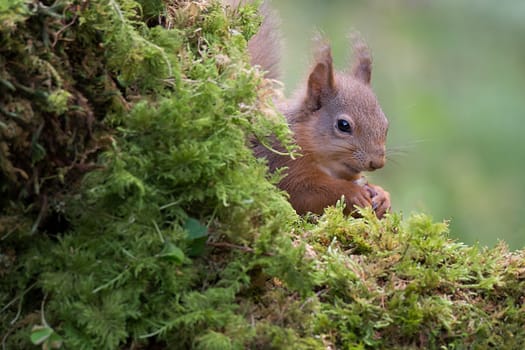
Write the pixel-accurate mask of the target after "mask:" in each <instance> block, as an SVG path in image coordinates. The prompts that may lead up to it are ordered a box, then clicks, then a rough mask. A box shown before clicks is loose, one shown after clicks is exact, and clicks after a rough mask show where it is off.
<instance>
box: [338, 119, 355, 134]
mask: <svg viewBox="0 0 525 350" xmlns="http://www.w3.org/2000/svg"><path fill="white" fill-rule="evenodd" d="M337 127H338V128H339V130H341V131H342V132H348V133H351V132H352V126H351V125H350V123H349V122H348V120H344V119H339V120H338V121H337Z"/></svg>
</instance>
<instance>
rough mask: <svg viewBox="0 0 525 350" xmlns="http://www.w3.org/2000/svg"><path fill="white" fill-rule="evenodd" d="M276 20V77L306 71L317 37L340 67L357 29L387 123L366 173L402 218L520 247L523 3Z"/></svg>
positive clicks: (371, 2) (286, 12)
mask: <svg viewBox="0 0 525 350" xmlns="http://www.w3.org/2000/svg"><path fill="white" fill-rule="evenodd" d="M273 4H274V7H275V8H276V9H277V10H278V12H279V14H280V17H281V20H282V31H283V39H284V43H285V47H284V52H283V61H284V69H283V70H284V82H285V86H286V92H287V94H290V92H291V91H293V89H294V87H296V86H297V85H298V84H299V83H300V82H301V81H302V80H303V79H304V77H305V74H307V70H308V65H309V62H310V58H311V54H310V48H311V37H312V36H313V34H314V33H315V30H320V31H321V32H323V33H324V34H325V35H326V36H327V37H328V38H329V39H330V41H331V42H332V46H333V51H334V60H335V63H336V66H338V68H339V69H344V68H346V67H347V66H348V64H347V62H348V58H349V57H350V45H349V40H348V34H349V32H350V31H352V30H357V31H359V32H360V33H361V35H362V36H363V37H364V38H365V40H366V41H367V42H368V44H369V46H370V48H371V50H372V54H373V58H374V70H373V75H372V76H373V78H372V81H373V86H374V90H375V92H376V94H377V95H378V98H379V100H380V102H381V105H382V107H383V110H384V111H385V113H386V114H387V116H388V117H389V119H390V131H389V141H388V146H389V147H390V148H392V149H396V150H398V151H399V152H401V153H402V154H398V155H394V156H393V157H392V159H390V160H389V161H388V162H387V165H386V167H385V168H384V169H381V170H379V171H378V172H375V173H372V174H370V175H369V178H371V180H372V181H373V182H375V183H377V184H379V185H382V186H383V187H385V188H386V189H387V190H388V191H390V193H391V195H392V202H393V208H394V210H396V211H402V212H403V213H405V214H408V213H411V212H420V211H423V212H425V213H429V214H431V215H432V216H433V217H434V218H435V219H436V220H450V221H451V232H452V235H453V236H454V237H457V238H459V239H460V240H462V241H464V242H465V243H468V244H473V243H475V242H479V243H480V244H481V245H487V246H493V245H494V244H496V242H498V240H504V241H506V242H507V243H508V244H509V246H510V247H511V248H512V249H519V248H523V247H524V246H525V206H524V203H525V201H524V197H525V183H524V175H525V2H524V1H519V0H513V1H510V0H500V1H493V0H478V1H474V0H472V1H458V0H456V1H453V0H439V1H438V0H436V1H423V0H422V1H416V0H412V1H408V0H397V1H394V0H392V1H385V0H368V1H348V0H346V1H343V0H340V1H338V0H333V1H326V0H325V1H313V0H281V1H277V0H274V1H273Z"/></svg>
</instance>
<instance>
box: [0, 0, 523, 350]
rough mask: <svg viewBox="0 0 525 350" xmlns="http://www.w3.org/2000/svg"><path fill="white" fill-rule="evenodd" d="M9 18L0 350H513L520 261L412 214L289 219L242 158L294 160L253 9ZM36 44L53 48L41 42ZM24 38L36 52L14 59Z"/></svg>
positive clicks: (64, 9)
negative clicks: (258, 54) (251, 51)
mask: <svg viewBox="0 0 525 350" xmlns="http://www.w3.org/2000/svg"><path fill="white" fill-rule="evenodd" d="M9 4H12V5H9V6H7V7H6V8H3V7H2V8H0V9H1V10H2V11H4V12H5V11H7V12H9V11H10V13H11V12H12V13H13V16H12V17H10V18H12V19H13V20H12V21H11V22H9V23H8V25H5V26H3V27H2V29H1V33H2V38H1V40H2V43H3V44H5V45H2V46H1V49H0V52H1V53H2V57H1V59H2V60H1V61H0V72H1V74H2V75H1V76H0V79H2V80H1V82H2V85H1V89H2V91H1V92H4V93H5V94H3V95H0V96H1V97H0V99H2V102H6V103H7V106H9V108H7V109H4V110H2V111H0V112H1V118H2V119H1V120H0V122H1V123H2V124H0V125H6V126H7V129H5V128H4V129H2V132H3V134H2V139H1V140H0V142H1V148H0V151H1V152H3V153H1V155H2V157H3V158H1V160H2V163H1V165H2V175H1V176H2V183H1V187H0V191H2V195H3V197H2V199H1V200H0V205H1V208H2V214H1V216H0V240H1V242H2V245H1V246H0V278H2V284H1V285H0V305H2V308H1V309H0V329H2V335H1V339H2V340H1V341H2V344H3V346H5V347H6V348H15V349H31V348H35V346H41V347H42V348H57V349H58V348H68V349H69V348H73V349H128V348H132V349H148V348H151V349H154V348H166V349H189V348H197V349H245V348H262V349H286V348H292V347H293V348H297V349H325V348H328V347H331V348H355V349H359V348H440V347H448V348H462V347H472V348H485V347H496V348H517V347H518V348H519V345H520V344H523V343H524V342H525V331H524V329H525V328H524V326H525V325H524V322H525V321H524V320H523V317H521V315H522V313H523V300H524V297H525V296H524V294H523V291H524V290H525V289H524V287H525V282H524V281H525V260H524V256H523V254H524V253H523V252H515V253H510V252H508V251H507V250H506V248H505V246H504V245H503V244H502V245H500V246H498V247H497V248H495V249H493V250H488V249H480V248H478V247H468V246H465V245H463V244H460V243H458V242H455V241H452V240H450V239H449V238H448V232H447V225H446V224H444V223H434V222H433V221H432V220H431V219H430V218H428V217H427V216H424V215H414V216H412V217H410V218H408V219H407V220H402V218H401V217H400V215H397V214H392V215H390V216H388V217H387V218H385V219H384V220H381V221H379V220H377V218H375V216H374V215H373V213H372V212H371V211H363V212H362V215H363V217H362V218H360V219H353V218H348V217H345V216H344V215H343V214H342V208H341V207H340V206H339V207H335V208H329V209H327V211H326V213H325V215H324V216H322V217H320V218H315V217H310V218H305V219H299V218H298V217H297V216H296V215H295V214H294V213H293V210H292V209H291V207H290V205H289V204H288V202H287V201H286V199H285V197H284V196H283V194H282V193H280V192H279V191H278V190H277V189H276V188H275V187H274V186H273V185H272V181H275V180H276V178H275V177H274V176H271V177H270V176H268V175H267V173H266V166H265V164H264V162H263V161H262V160H257V159H255V158H254V157H253V155H252V153H251V150H250V143H251V142H252V141H253V140H254V139H262V140H265V138H267V137H269V136H270V135H275V136H276V137H277V139H279V140H281V141H282V142H283V143H284V144H285V145H287V147H288V149H289V150H290V151H291V150H293V146H291V145H290V144H289V143H288V140H289V131H288V128H287V127H286V125H285V123H284V122H283V119H282V117H281V116H280V115H279V114H277V113H276V112H275V111H274V110H273V108H272V106H271V103H270V97H271V94H272V89H271V86H270V85H269V83H268V82H266V81H265V80H264V79H262V75H261V73H260V72H258V71H257V70H255V69H253V68H251V67H250V66H249V65H248V63H247V62H248V59H247V55H246V41H247V39H249V38H250V36H251V35H253V33H254V32H255V28H256V27H257V25H258V24H259V23H260V18H259V17H258V16H257V15H256V11H255V10H256V9H255V7H254V6H246V7H244V8H243V9H242V10H241V11H239V12H236V14H235V16H234V14H233V13H230V12H229V11H226V10H225V9H224V8H223V7H222V6H221V5H220V4H218V3H216V2H211V3H207V2H199V3H197V2H173V3H164V2H161V1H151V0H150V1H140V2H135V1H128V0H126V1H116V0H115V1H110V2H107V1H90V2H89V3H84V2H82V3H76V2H74V1H66V2H57V3H55V4H50V5H44V4H42V3H39V4H38V5H34V6H37V7H36V10H35V11H24V10H23V9H24V8H25V9H27V10H28V9H30V8H31V9H34V8H33V7H30V6H29V4H28V3H25V2H12V3H9ZM31 6H33V5H31ZM59 10H60V11H59ZM4 12H1V13H2V16H3V15H4ZM15 15H20V16H22V17H20V18H17V17H16V16H15ZM46 21H47V22H46ZM44 22H45V23H47V25H46V26H44V25H43V23H44ZM15 27H16V29H17V30H16V31H13V28H15ZM49 28H53V30H54V31H53V32H50V33H47V34H51V35H50V36H49V35H48V36H49V37H54V38H55V39H56V42H51V41H49V42H46V39H45V37H46V36H45V35H44V36H42V35H40V34H42V31H44V33H45V31H46V30H50V29H49ZM37 33H38V34H39V35H36V34H37ZM27 38H31V39H32V40H33V42H34V47H35V48H36V51H34V52H30V53H29V54H28V55H25V54H23V50H22V46H23V45H25V43H26V42H27ZM48 39H49V38H48ZM55 39H53V41H54V40H55ZM15 60H19V61H20V67H18V65H17V64H15ZM22 67H23V68H24V69H22ZM27 72H30V73H33V75H32V76H31V77H28V75H27V74H29V73H27ZM35 74H36V75H35ZM23 78H24V79H25V78H27V79H32V80H28V81H30V82H31V84H27V85H22V84H21V81H22V79H23ZM28 86H32V90H31V92H28V91H27V89H26V88H27V87H28ZM21 111H22V112H23V113H25V114H24V117H23V118H22V119H17V117H15V116H14V115H15V114H13V113H15V112H17V113H20V112H21ZM16 115H17V116H18V114H16ZM24 118H27V119H24ZM86 123H87V124H86ZM41 125H43V126H41ZM86 125H89V128H88V129H85V128H81V126H86ZM8 129H9V130H15V133H14V134H7V133H6V130H8ZM6 135H11V139H7V136H6ZM66 136H67V137H66ZM8 141H9V142H8ZM59 146H64V147H59ZM15 155H16V157H15ZM49 162H51V165H49V164H48V163H49ZM53 162H54V163H53ZM80 165H81V166H80ZM21 171H22V172H23V173H25V174H26V175H27V176H23V175H21V174H22V173H21ZM86 173H87V174H86ZM29 174H32V175H31V176H29ZM312 222H315V223H312ZM4 305H5V306H4ZM4 330H5V331H4Z"/></svg>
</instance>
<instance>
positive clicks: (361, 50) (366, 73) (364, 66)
mask: <svg viewBox="0 0 525 350" xmlns="http://www.w3.org/2000/svg"><path fill="white" fill-rule="evenodd" d="M350 38H351V41H352V44H353V45H352V46H353V48H354V49H353V53H354V63H353V65H352V75H353V76H354V77H355V78H356V79H357V80H359V81H361V82H363V83H365V84H367V85H369V84H370V81H371V79H372V56H371V55H370V50H369V49H368V45H366V43H365V41H364V40H363V38H361V37H360V36H359V34H356V33H353V34H352V35H351V36H350Z"/></svg>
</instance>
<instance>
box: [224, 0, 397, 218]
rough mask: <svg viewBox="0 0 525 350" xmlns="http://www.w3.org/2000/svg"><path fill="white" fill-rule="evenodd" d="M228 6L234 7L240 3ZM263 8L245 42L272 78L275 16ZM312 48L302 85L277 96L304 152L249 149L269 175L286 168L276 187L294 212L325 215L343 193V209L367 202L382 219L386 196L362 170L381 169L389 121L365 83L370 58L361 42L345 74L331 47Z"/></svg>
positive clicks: (274, 74)
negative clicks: (259, 21) (283, 97)
mask: <svg viewBox="0 0 525 350" xmlns="http://www.w3.org/2000/svg"><path fill="white" fill-rule="evenodd" d="M248 1H249V0H248ZM229 3H230V5H232V6H236V5H237V6H238V5H239V3H241V4H242V3H243V1H242V0H241V1H239V0H229ZM260 11H261V13H262V15H263V23H262V24H261V29H260V30H259V32H258V33H257V34H256V35H255V36H254V37H253V38H252V39H251V40H250V41H249V43H248V51H249V53H250V56H251V64H252V65H259V66H260V67H261V68H262V69H263V70H265V71H266V78H271V79H277V78H278V77H279V72H278V61H279V52H278V46H279V40H278V38H279V35H278V34H277V33H278V31H277V21H276V17H275V14H274V13H273V12H272V11H271V9H270V8H269V7H268V3H267V2H266V1H265V2H263V4H262V5H261V7H260ZM317 46H318V47H317V52H316V55H315V59H314V63H313V65H312V68H311V69H310V71H309V73H308V76H307V79H306V81H305V84H304V86H302V87H300V88H299V89H298V91H297V92H296V93H295V94H294V95H293V97H292V98H291V99H290V100H288V101H276V105H277V108H278V109H279V111H280V112H281V113H282V114H283V115H284V116H285V117H286V120H287V122H288V125H289V127H290V129H291V131H292V132H293V135H294V140H295V142H296V144H297V145H298V146H299V147H300V153H301V156H300V157H298V158H297V159H292V158H291V157H290V156H284V155H281V154H278V153H276V152H274V151H272V150H270V149H268V148H267V147H265V146H263V145H261V144H256V145H255V146H254V153H255V155H256V156H257V157H260V158H266V159H267V162H268V165H269V168H270V171H271V172H273V171H275V170H276V169H279V168H284V169H286V170H285V172H284V173H285V177H284V178H283V179H282V180H281V181H280V183H279V185H278V186H279V188H281V189H282V190H284V191H286V192H287V193H288V194H289V201H290V203H291V205H292V207H293V208H294V209H295V210H296V212H297V213H298V214H300V215H302V214H305V213H307V212H312V213H315V214H322V213H323V211H324V208H326V207H328V206H330V205H334V204H336V203H337V201H338V200H339V199H341V196H344V200H345V204H346V206H345V209H344V212H345V214H352V215H357V213H356V210H355V206H358V207H372V208H373V210H374V211H375V213H376V215H377V217H378V218H381V217H383V216H384V214H385V213H387V212H388V211H389V210H390V194H389V193H388V192H387V191H385V190H384V189H383V188H381V187H380V186H377V185H373V184H370V183H367V182H366V180H365V178H364V177H363V175H362V172H364V171H373V170H377V169H379V168H382V167H383V166H384V165H385V160H386V154H385V153H386V151H385V144H386V137H387V131H388V120H387V118H386V116H385V114H384V113H383V111H382V110H381V107H380V105H379V102H378V100H377V97H376V96H375V94H374V92H373V91H372V89H371V86H370V81H371V75H372V59H371V55H370V53H369V50H368V47H367V45H366V44H364V42H363V41H362V40H358V41H356V42H355V43H354V50H353V51H354V56H355V62H354V63H353V65H352V66H351V69H350V70H349V71H344V72H339V71H335V70H334V67H333V60H332V52H331V48H330V45H329V44H327V43H326V42H323V41H319V40H318V43H317Z"/></svg>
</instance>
